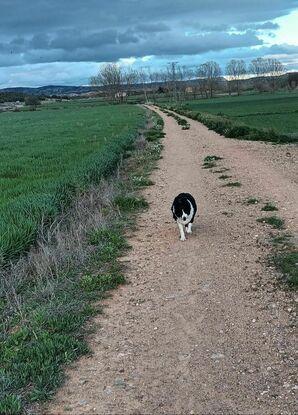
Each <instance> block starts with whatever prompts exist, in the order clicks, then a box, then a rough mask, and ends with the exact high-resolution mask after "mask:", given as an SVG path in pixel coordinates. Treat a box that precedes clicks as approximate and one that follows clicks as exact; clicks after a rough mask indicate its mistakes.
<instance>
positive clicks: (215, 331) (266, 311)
mask: <svg viewBox="0 0 298 415" xmlns="http://www.w3.org/2000/svg"><path fill="white" fill-rule="evenodd" d="M157 112H158V113H159V114H160V115H161V116H162V117H163V119H164V121H165V132H166V137H165V139H164V145H165V147H164V151H163V158H162V159H161V160H160V161H159V165H158V167H159V169H158V170H155V171H154V173H153V175H152V179H153V180H154V182H155V185H154V186H151V187H149V188H147V189H146V191H145V192H144V195H145V196H146V198H147V200H148V202H149V203H150V208H149V210H148V211H147V212H145V213H143V214H142V215H140V217H139V220H138V225H139V226H138V230H137V231H136V232H135V235H134V236H133V237H132V239H131V240H130V243H131V245H132V246H133V249H132V250H131V252H130V253H129V255H128V256H127V257H126V258H124V259H123V261H126V262H127V265H128V271H127V278H128V281H129V284H128V285H126V286H123V287H121V288H119V289H118V290H117V291H115V292H114V293H113V296H112V298H111V299H109V300H107V301H106V307H105V315H101V316H98V317H97V318H95V320H94V322H93V323H94V324H95V325H97V327H98V329H97V330H96V332H95V334H94V335H93V336H92V338H91V339H90V344H91V348H92V350H93V355H92V356H90V357H83V358H82V359H80V360H79V361H78V362H77V363H75V364H74V365H73V366H72V367H71V368H70V369H68V371H67V374H68V380H67V382H66V384H65V386H64V387H63V388H62V389H61V390H60V391H59V393H58V394H57V396H56V398H55V400H54V402H53V403H52V404H51V405H50V406H49V407H48V408H47V409H46V410H43V413H47V414H64V413H65V414H66V413H67V414H262V415H264V414H293V413H295V412H296V413H297V408H296V407H295V400H294V392H295V388H296V387H295V384H294V357H293V356H294V332H293V328H292V324H291V322H292V320H293V318H294V315H295V313H294V310H293V306H292V298H291V295H290V294H289V293H286V292H285V291H284V290H283V289H282V288H280V287H278V285H276V284H275V283H274V281H275V280H276V271H275V270H274V269H273V268H272V267H268V265H267V260H266V258H267V255H268V253H269V252H270V244H269V242H268V238H269V235H270V233H271V232H272V233H273V234H277V233H278V231H275V230H272V228H270V226H268V225H264V224H261V223H258V222H256V218H258V217H261V216H262V215H263V216H270V215H271V212H261V206H262V205H263V203H265V202H267V201H270V202H274V203H276V205H277V206H278V208H279V212H277V213H278V215H280V216H281V217H282V218H284V219H285V220H286V227H287V231H289V232H292V233H294V232H295V231H297V217H298V215H297V207H298V194H297V183H295V178H296V179H297V178H298V175H297V165H295V163H294V157H295V155H296V156H297V148H295V147H294V146H292V145H289V146H272V145H271V144H264V143H256V142H245V141H238V140H231V139H226V138H224V137H221V136H219V135H218V134H216V133H214V132H212V131H209V130H208V129H207V128H206V127H204V126H203V125H201V124H200V123H198V122H196V121H192V120H189V123H190V130H185V131H182V130H181V127H180V126H178V125H177V123H176V121H175V120H174V119H173V118H171V117H167V116H165V115H164V114H162V113H161V112H160V111H158V110H157ZM207 155H218V156H221V157H223V160H221V161H219V162H217V164H218V168H214V169H212V170H213V171H214V170H218V169H220V168H221V167H227V168H229V169H230V170H229V171H228V172H227V173H224V174H228V175H231V176H232V178H231V179H227V180H219V179H218V176H219V175H220V174H217V173H214V172H213V171H210V169H202V162H203V159H204V157H205V156H207ZM295 167H296V171H295ZM228 181H239V182H241V183H242V186H241V187H239V188H233V187H223V186H222V185H223V184H224V183H225V182H228ZM180 192H190V193H192V194H193V195H194V197H195V198H196V200H197V204H198V212H199V216H198V217H197V219H196V221H195V226H194V232H193V234H192V235H190V236H189V235H187V238H188V239H187V240H186V241H185V242H181V241H180V240H179V237H178V236H179V232H178V228H177V226H176V225H175V223H174V222H173V220H172V218H171V212H170V206H171V203H172V200H173V198H174V196H176V195H177V194H178V193H180ZM248 197H257V198H259V199H261V201H262V203H261V204H257V205H253V206H251V205H250V206H247V205H245V204H243V202H244V201H245V199H246V198H248ZM273 213H274V212H273Z"/></svg>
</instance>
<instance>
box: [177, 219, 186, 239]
mask: <svg viewBox="0 0 298 415" xmlns="http://www.w3.org/2000/svg"><path fill="white" fill-rule="evenodd" d="M178 228H179V231H180V241H185V240H186V238H185V234H184V230H183V225H182V224H181V223H179V222H178Z"/></svg>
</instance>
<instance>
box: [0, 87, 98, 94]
mask: <svg viewBox="0 0 298 415" xmlns="http://www.w3.org/2000/svg"><path fill="white" fill-rule="evenodd" d="M96 90H98V89H97V88H94V87H92V86H62V85H47V86H41V87H38V88H27V87H15V88H3V89H0V93H1V92H4V93H5V92H15V93H22V94H27V95H47V96H51V95H71V94H86V93H88V92H94V91H96Z"/></svg>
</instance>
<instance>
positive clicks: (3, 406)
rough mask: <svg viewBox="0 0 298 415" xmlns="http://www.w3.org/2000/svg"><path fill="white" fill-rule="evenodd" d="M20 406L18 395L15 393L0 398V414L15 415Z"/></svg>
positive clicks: (19, 410) (18, 411)
mask: <svg viewBox="0 0 298 415" xmlns="http://www.w3.org/2000/svg"><path fill="white" fill-rule="evenodd" d="M0 375H1V374H0ZM21 408H22V404H21V400H20V397H19V396H17V395H15V394H11V395H6V396H4V397H3V398H0V414H9V415H17V414H19V413H20V412H21Z"/></svg>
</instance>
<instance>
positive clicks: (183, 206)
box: [173, 198, 190, 220]
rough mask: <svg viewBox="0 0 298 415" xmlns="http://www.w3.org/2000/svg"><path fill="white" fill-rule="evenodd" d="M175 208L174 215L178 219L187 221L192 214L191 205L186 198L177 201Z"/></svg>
mask: <svg viewBox="0 0 298 415" xmlns="http://www.w3.org/2000/svg"><path fill="white" fill-rule="evenodd" d="M173 208H174V210H173V213H174V214H175V216H176V217H177V218H181V219H182V220H186V219H187V217H188V215H189V214H190V204H189V202H188V200H187V199H185V198H183V199H182V198H181V199H176V200H175V204H174V206H173Z"/></svg>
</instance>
